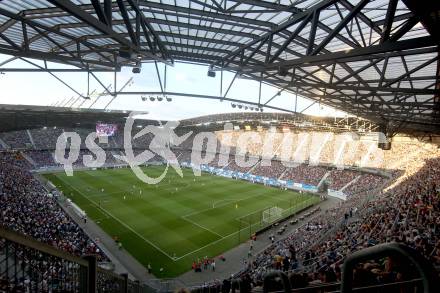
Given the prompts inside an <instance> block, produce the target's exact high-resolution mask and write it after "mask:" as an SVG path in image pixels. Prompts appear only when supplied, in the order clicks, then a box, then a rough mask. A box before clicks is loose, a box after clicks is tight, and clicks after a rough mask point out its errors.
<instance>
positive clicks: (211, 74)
mask: <svg viewBox="0 0 440 293" xmlns="http://www.w3.org/2000/svg"><path fill="white" fill-rule="evenodd" d="M208 76H209V77H215V71H214V70H213V67H212V66H210V67H209V69H208Z"/></svg>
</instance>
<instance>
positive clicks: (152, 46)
mask: <svg viewBox="0 0 440 293" xmlns="http://www.w3.org/2000/svg"><path fill="white" fill-rule="evenodd" d="M439 7H440V1H424V2H423V5H421V3H420V2H419V3H417V1H415V0H390V1H386V0H321V1H319V0H318V1H317V0H276V1H275V0H274V1H266V0H262V1H256V0H158V1H157V0H156V1H144V0H116V1H111V0H104V1H98V0H92V1H86V0H71V1H69V0H48V1H43V0H23V1H15V0H3V1H1V2H0V53H2V54H8V55H12V56H14V57H13V58H19V57H29V58H36V59H42V60H46V61H52V62H59V63H63V64H66V68H65V69H64V70H66V71H75V70H83V71H94V70H95V71H99V70H103V71H105V70H120V68H121V67H123V66H138V65H139V64H138V62H141V61H142V62H151V61H160V62H165V63H167V64H172V63H173V62H175V61H178V60H182V61H189V62H198V63H204V64H210V65H211V66H212V69H213V70H231V71H234V72H237V75H236V76H238V75H240V76H242V77H249V78H252V79H255V80H260V81H263V82H266V83H269V84H272V85H275V86H277V87H279V88H280V89H283V90H288V91H291V92H294V93H297V94H298V95H301V96H305V97H308V98H311V99H312V100H315V101H319V102H321V103H323V104H326V105H329V106H332V107H334V108H337V109H340V110H343V111H346V112H348V113H351V114H354V115H357V116H360V117H364V118H368V119H371V120H372V121H375V122H376V123H381V124H388V125H391V126H393V125H394V127H396V125H397V126H402V125H404V124H405V123H406V122H411V123H412V124H413V126H414V125H419V126H418V127H420V128H423V127H424V125H430V126H431V127H432V126H438V127H440V125H439V124H440V121H439V116H440V94H439V92H440V83H439V75H440V66H439V47H438V45H439V29H438V27H439V18H440V14H439V11H440V9H439ZM1 65H2V64H0V66H1ZM72 66H73V67H72ZM38 70H42V71H44V70H46V71H47V68H44V67H40V68H39V69H38ZM62 70H63V69H59V71H62ZM0 71H2V68H1V67H0ZM273 99H276V96H274V97H273ZM258 103H260V101H258Z"/></svg>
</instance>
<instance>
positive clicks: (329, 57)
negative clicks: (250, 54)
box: [240, 36, 438, 72]
mask: <svg viewBox="0 0 440 293" xmlns="http://www.w3.org/2000/svg"><path fill="white" fill-rule="evenodd" d="M437 45H438V42H437V41H436V40H435V39H434V38H432V37H431V36H426V37H419V38H414V39H407V40H402V41H398V42H386V43H383V44H379V45H374V46H370V47H366V48H364V47H360V48H356V49H352V50H348V51H339V52H334V53H327V54H320V55H316V56H304V57H302V58H297V59H294V60H286V61H282V62H275V63H271V64H267V65H265V66H263V67H262V66H248V67H247V68H240V70H243V71H245V72H246V71H267V70H270V69H277V68H279V67H293V66H311V65H319V64H332V63H333V62H334V61H335V60H341V61H343V60H349V61H356V60H365V58H367V60H368V59H369V58H377V57H380V56H382V55H380V54H385V55H386V54H387V53H389V52H394V51H404V50H411V49H418V48H424V47H436V46H437ZM365 56H366V57H365ZM354 58H358V59H354Z"/></svg>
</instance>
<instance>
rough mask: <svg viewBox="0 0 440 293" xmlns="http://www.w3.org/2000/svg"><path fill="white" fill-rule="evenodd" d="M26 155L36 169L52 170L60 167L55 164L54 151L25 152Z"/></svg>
mask: <svg viewBox="0 0 440 293" xmlns="http://www.w3.org/2000/svg"><path fill="white" fill-rule="evenodd" d="M24 154H25V155H26V156H28V157H29V158H30V159H31V160H32V161H33V163H34V164H35V165H34V167H35V168H50V167H56V166H59V164H58V163H56V162H55V158H54V154H53V151H49V150H41V151H36V150H28V151H25V152H24Z"/></svg>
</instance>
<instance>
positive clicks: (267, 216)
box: [262, 206, 283, 224]
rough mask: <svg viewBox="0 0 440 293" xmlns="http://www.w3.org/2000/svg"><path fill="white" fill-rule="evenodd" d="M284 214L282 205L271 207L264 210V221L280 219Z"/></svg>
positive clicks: (266, 222) (270, 221) (268, 222)
mask: <svg viewBox="0 0 440 293" xmlns="http://www.w3.org/2000/svg"><path fill="white" fill-rule="evenodd" d="M282 215H283V209H282V208H280V207H277V206H275V207H271V208H268V209H266V210H264V211H263V217H262V220H263V223H265V224H270V223H273V222H275V221H276V220H278V219H280V218H281V217H282Z"/></svg>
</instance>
